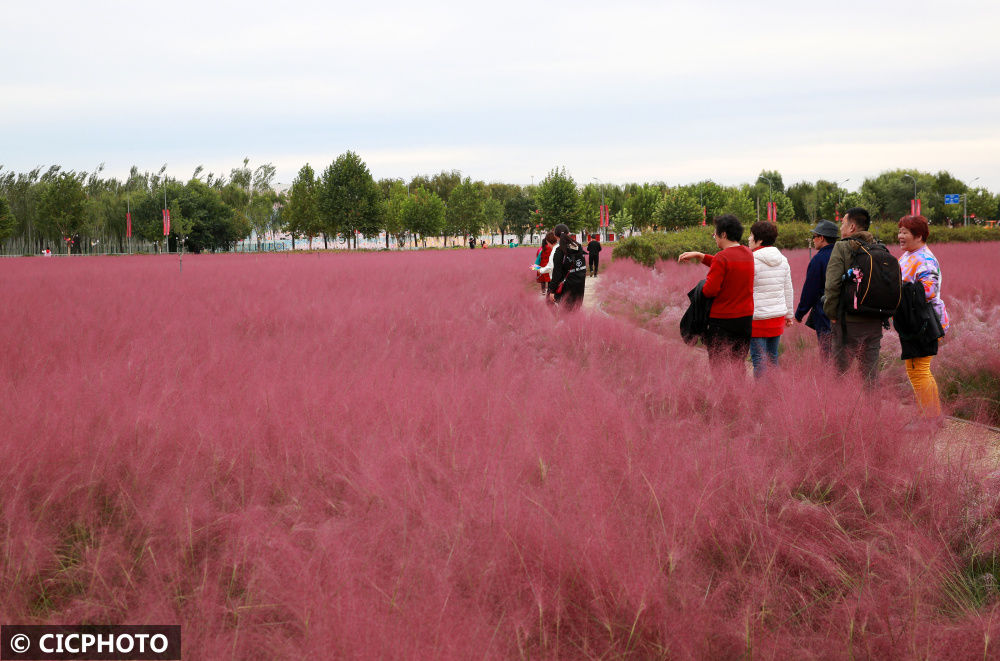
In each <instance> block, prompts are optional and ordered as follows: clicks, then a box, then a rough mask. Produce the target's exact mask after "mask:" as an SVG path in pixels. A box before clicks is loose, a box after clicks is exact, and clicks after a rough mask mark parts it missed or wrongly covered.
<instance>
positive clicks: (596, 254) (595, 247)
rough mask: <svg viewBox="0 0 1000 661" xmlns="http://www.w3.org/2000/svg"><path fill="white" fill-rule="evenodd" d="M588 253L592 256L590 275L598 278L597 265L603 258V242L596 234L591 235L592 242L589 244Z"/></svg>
mask: <svg viewBox="0 0 1000 661" xmlns="http://www.w3.org/2000/svg"><path fill="white" fill-rule="evenodd" d="M587 255H589V257H590V275H591V276H593V277H595V278H596V277H597V267H598V265H599V264H600V260H601V242H600V241H599V240H598V238H597V235H596V234H594V235H593V236H592V237H591V239H590V243H588V244H587Z"/></svg>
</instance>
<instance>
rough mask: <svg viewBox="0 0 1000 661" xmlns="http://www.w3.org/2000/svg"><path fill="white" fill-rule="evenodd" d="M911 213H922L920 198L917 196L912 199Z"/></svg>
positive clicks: (913, 214) (915, 214) (916, 214)
mask: <svg viewBox="0 0 1000 661" xmlns="http://www.w3.org/2000/svg"><path fill="white" fill-rule="evenodd" d="M910 215H911V216H919V215H920V198H919V197H918V198H915V199H912V200H910Z"/></svg>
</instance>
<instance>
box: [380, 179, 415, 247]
mask: <svg viewBox="0 0 1000 661" xmlns="http://www.w3.org/2000/svg"><path fill="white" fill-rule="evenodd" d="M379 188H380V189H381V190H382V195H383V208H382V221H383V223H384V224H385V247H386V248H388V247H389V237H390V236H394V237H396V242H397V243H398V244H399V245H401V246H402V245H403V241H404V240H405V238H406V224H405V223H404V222H403V205H404V204H405V203H406V198H408V197H409V196H410V194H409V191H407V189H406V184H405V183H403V181H402V180H401V179H382V180H380V181H379Z"/></svg>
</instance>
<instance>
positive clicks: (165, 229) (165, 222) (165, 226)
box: [163, 209, 170, 236]
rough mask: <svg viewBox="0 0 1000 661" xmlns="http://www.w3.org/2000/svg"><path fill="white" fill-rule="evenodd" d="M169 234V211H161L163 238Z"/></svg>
mask: <svg viewBox="0 0 1000 661" xmlns="http://www.w3.org/2000/svg"><path fill="white" fill-rule="evenodd" d="M168 234H170V209H164V210H163V236H167V235H168Z"/></svg>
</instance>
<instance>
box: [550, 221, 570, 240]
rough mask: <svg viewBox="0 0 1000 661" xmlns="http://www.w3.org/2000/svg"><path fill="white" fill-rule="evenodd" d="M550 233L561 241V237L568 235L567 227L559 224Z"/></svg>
mask: <svg viewBox="0 0 1000 661" xmlns="http://www.w3.org/2000/svg"><path fill="white" fill-rule="evenodd" d="M552 233H553V234H555V235H556V236H557V237H559V238H560V239H561V238H562V237H563V235H565V234H569V227H568V226H566V225H564V224H563V223H559V224H558V225H556V226H555V227H553V228H552Z"/></svg>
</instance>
